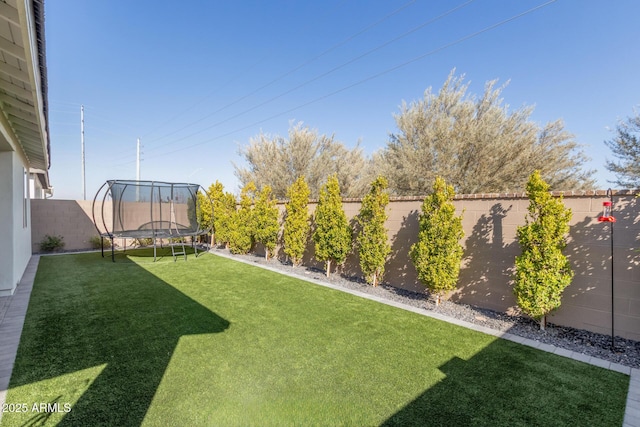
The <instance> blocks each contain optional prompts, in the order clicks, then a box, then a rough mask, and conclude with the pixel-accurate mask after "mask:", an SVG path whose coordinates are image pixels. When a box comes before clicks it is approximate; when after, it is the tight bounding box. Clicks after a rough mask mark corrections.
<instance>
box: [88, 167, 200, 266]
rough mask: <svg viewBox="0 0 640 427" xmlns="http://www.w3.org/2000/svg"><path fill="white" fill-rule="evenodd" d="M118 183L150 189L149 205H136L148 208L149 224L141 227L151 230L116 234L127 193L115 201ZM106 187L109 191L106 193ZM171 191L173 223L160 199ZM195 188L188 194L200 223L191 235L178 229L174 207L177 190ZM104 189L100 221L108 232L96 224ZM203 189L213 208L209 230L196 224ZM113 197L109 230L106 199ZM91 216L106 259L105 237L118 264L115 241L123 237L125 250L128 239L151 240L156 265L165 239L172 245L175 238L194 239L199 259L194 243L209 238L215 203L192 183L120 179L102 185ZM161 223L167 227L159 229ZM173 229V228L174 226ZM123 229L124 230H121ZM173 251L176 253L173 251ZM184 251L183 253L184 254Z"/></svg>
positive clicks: (125, 231)
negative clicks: (109, 241) (199, 196)
mask: <svg viewBox="0 0 640 427" xmlns="http://www.w3.org/2000/svg"><path fill="white" fill-rule="evenodd" d="M116 184H119V185H122V184H124V185H125V187H124V188H125V189H126V187H127V186H128V185H131V186H134V187H140V188H150V189H151V191H150V193H149V194H150V196H151V197H150V200H149V201H148V202H137V203H147V204H148V205H149V221H148V222H146V223H143V224H141V226H143V225H147V224H149V225H150V226H151V227H150V228H148V229H147V228H143V229H141V228H140V227H139V228H138V230H122V231H119V232H115V230H116V221H117V219H120V225H121V226H122V225H123V224H122V214H120V212H122V209H123V207H122V202H123V201H122V194H123V193H124V191H123V192H122V193H121V194H120V196H119V198H118V200H116V199H115V198H114V195H113V191H112V188H113V186H114V185H116ZM105 187H106V190H105ZM168 187H170V188H171V196H170V199H169V201H168V202H164V203H169V204H170V206H171V208H170V209H171V214H170V216H171V215H173V217H174V218H173V221H172V219H171V217H170V218H169V219H168V220H167V219H163V218H162V205H163V202H162V197H161V192H160V189H162V188H165V189H166V188H168ZM176 187H178V188H185V187H186V188H195V192H193V193H192V192H191V191H189V193H190V194H191V199H192V200H193V201H194V206H195V215H196V224H197V229H195V230H192V229H190V230H189V231H188V232H184V230H183V231H181V230H180V229H179V228H178V224H177V220H176V218H175V212H174V211H173V205H174V200H173V199H174V188H176ZM155 188H158V201H156V202H154V197H155V194H154V190H155ZM103 190H104V195H103V196H102V202H101V204H102V206H101V208H100V217H101V218H100V219H101V222H102V226H103V227H104V230H105V231H102V230H100V228H99V227H98V221H96V201H97V200H98V196H100V194H101V193H102V192H103ZM200 190H202V193H203V194H204V196H205V197H206V200H208V201H209V204H210V206H211V213H212V215H211V224H209V228H207V229H202V228H201V225H200V223H199V222H198V221H197V216H198V209H197V206H198V199H197V197H198V196H197V194H198V192H199V191H200ZM109 195H111V203H112V209H111V211H112V212H111V215H112V218H111V228H109V227H108V226H107V221H106V220H105V204H106V202H107V197H108V196H109ZM154 205H158V207H159V209H158V211H159V213H160V218H159V219H158V220H155V219H154V215H153V210H154ZM116 212H118V215H116ZM91 214H92V218H93V224H94V226H95V227H96V230H97V231H98V234H99V235H100V246H101V253H102V257H103V258H104V238H105V237H108V238H109V239H110V240H111V261H113V262H115V239H116V238H122V239H124V248H125V249H124V250H125V251H126V239H152V240H153V261H154V262H155V261H156V259H157V239H160V247H161V248H162V247H163V246H162V240H163V239H169V242H170V243H169V244H170V245H175V243H172V242H171V240H172V239H184V238H187V237H191V238H192V239H191V243H192V247H193V248H194V251H195V255H196V258H197V257H198V247H197V245H196V244H195V238H196V237H197V236H202V235H206V234H209V233H211V232H212V231H213V202H212V201H211V198H210V197H209V195H208V194H207V192H206V191H205V189H204V188H203V187H202V186H201V185H199V184H191V183H183V182H165V181H136V180H128V179H127V180H117V179H110V180H107V181H106V182H105V183H104V184H102V186H101V187H100V188H99V189H98V191H97V192H96V195H95V196H94V198H93V203H92V205H91ZM162 224H168V226H167V227H156V226H157V225H162ZM172 226H174V227H172ZM120 228H121V229H122V228H124V227H120ZM182 246H183V248H184V240H183V242H182ZM172 252H173V250H172ZM183 252H184V251H183ZM183 254H184V256H185V260H186V252H184V253H183ZM173 257H174V262H175V261H176V254H175V253H174V255H173Z"/></svg>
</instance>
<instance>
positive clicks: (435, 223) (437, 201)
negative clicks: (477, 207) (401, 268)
mask: <svg viewBox="0 0 640 427" xmlns="http://www.w3.org/2000/svg"><path fill="white" fill-rule="evenodd" d="M454 195H455V193H454V191H453V187H452V186H450V185H447V184H446V182H445V181H444V179H442V178H440V177H438V178H436V180H435V182H434V184H433V192H432V193H431V194H429V195H428V196H427V197H426V198H425V199H424V202H423V203H422V213H421V214H420V219H419V221H420V231H419V233H418V242H417V243H415V244H413V245H412V246H411V251H410V255H411V259H412V260H413V264H414V265H415V267H416V271H417V273H418V279H420V281H421V282H422V283H424V284H425V285H426V286H427V288H428V289H429V291H431V292H432V293H434V294H435V296H436V304H439V303H440V299H441V298H442V295H443V294H444V293H445V292H447V291H451V290H453V289H455V287H456V284H457V283H458V276H459V274H460V261H461V260H462V253H463V249H462V245H460V239H462V237H464V231H463V230H462V216H456V215H455V211H456V209H455V206H454V205H453V196H454Z"/></svg>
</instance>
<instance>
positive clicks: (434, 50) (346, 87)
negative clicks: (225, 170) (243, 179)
mask: <svg viewBox="0 0 640 427" xmlns="http://www.w3.org/2000/svg"><path fill="white" fill-rule="evenodd" d="M555 2H556V0H550V1H547V2H545V3H542V4H540V5H538V6H535V7H533V8H531V9H528V10H526V11H524V12H521V13H519V14H517V15H514V16H512V17H510V18H507V19H504V20H502V21H500V22H497V23H495V24H493V25H490V26H488V27H485V28H483V29H481V30H479V31H476V32H473V33H471V34H468V35H466V36H464V37H461V38H459V39H457V40H455V41H453V42H450V43H447V44H444V45H442V46H440V47H437V48H435V49H433V50H430V51H429V52H426V53H424V54H422V55H419V56H416V57H414V58H412V59H410V60H408V61H405V62H403V63H401V64H398V65H396V66H394V67H391V68H388V69H386V70H383V71H381V72H379V73H376V74H373V75H371V76H369V77H366V78H364V79H361V80H358V81H356V82H355V83H352V84H350V85H348V86H344V87H342V88H340V89H338V90H335V91H333V92H330V93H328V94H325V95H323V96H320V97H318V98H315V99H313V100H311V101H308V102H306V103H304V104H300V105H298V106H296V107H293V108H290V109H288V110H286V111H282V112H280V113H278V114H274V115H272V116H270V117H267V118H265V119H262V120H259V121H257V122H254V123H251V124H250V125H247V126H243V127H241V128H238V129H235V130H233V131H231V132H227V133H225V134H222V135H218V136H216V137H214V138H210V139H207V140H205V141H201V142H199V143H195V144H191V145H188V146H185V147H180V149H177V150H172V151H168V152H165V153H161V154H156V155H153V156H149V157H148V158H156V157H162V156H166V155H168V154H173V153H176V152H179V151H183V150H185V149H188V148H193V147H197V146H200V145H203V144H206V143H209V142H212V141H215V140H218V139H221V138H224V137H227V136H230V135H233V134H235V133H237V132H240V131H242V130H245V129H249V128H251V127H254V126H256V125H259V124H261V123H264V122H267V121H269V120H272V119H275V118H278V117H280V116H283V115H285V114H288V113H291V112H293V111H296V110H299V109H300V108H304V107H307V106H309V105H311V104H314V103H316V102H319V101H322V100H324V99H327V98H329V97H331V96H334V95H337V94H339V93H341V92H344V91H347V90H349V89H352V88H354V87H356V86H359V85H362V84H364V83H367V82H369V81H371V80H374V79H377V78H379V77H382V76H384V75H386V74H389V73H392V72H394V71H396V70H399V69H400V68H403V67H406V66H407V65H410V64H413V63H414V62H417V61H420V60H422V59H424V58H426V57H428V56H432V55H435V54H436V53H439V52H441V51H443V50H445V49H448V48H450V47H453V46H456V45H458V44H460V43H463V42H465V41H467V40H469V39H472V38H474V37H477V36H479V35H481V34H484V33H486V32H488V31H491V30H494V29H496V28H498V27H500V26H502V25H505V24H507V23H509V22H512V21H514V20H516V19H519V18H521V17H523V16H526V15H528V14H530V13H533V12H535V11H537V10H539V9H542V8H544V7H546V6H548V5H550V4H552V3H555ZM174 142H176V141H174Z"/></svg>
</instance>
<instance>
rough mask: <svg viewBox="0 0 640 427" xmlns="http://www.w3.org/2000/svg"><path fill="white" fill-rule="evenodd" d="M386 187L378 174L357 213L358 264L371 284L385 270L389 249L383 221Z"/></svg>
mask: <svg viewBox="0 0 640 427" xmlns="http://www.w3.org/2000/svg"><path fill="white" fill-rule="evenodd" d="M387 187H388V183H387V180H386V178H384V177H382V176H379V177H378V178H376V180H375V181H373V182H372V183H371V189H370V190H369V193H368V194H367V195H366V196H365V197H364V199H363V200H362V206H361V207H360V212H359V214H358V216H357V217H356V222H357V223H358V225H359V233H358V237H357V238H356V240H357V243H358V255H359V257H360V268H361V269H362V272H363V273H364V277H365V279H366V280H367V283H370V284H372V285H373V286H377V285H378V281H379V280H380V278H381V277H382V275H383V274H384V265H385V263H386V262H387V257H388V256H389V253H390V252H391V245H389V238H388V236H387V229H386V228H385V226H384V225H385V223H386V221H387V213H386V212H385V208H386V206H387V205H388V204H389V195H388V194H387V193H386V192H385V190H386V189H387Z"/></svg>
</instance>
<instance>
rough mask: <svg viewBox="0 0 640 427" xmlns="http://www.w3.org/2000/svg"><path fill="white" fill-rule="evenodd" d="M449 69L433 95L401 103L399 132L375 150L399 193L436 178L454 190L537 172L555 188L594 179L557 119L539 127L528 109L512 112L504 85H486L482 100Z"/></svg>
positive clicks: (491, 186) (521, 180) (505, 182)
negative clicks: (443, 81)
mask: <svg viewBox="0 0 640 427" xmlns="http://www.w3.org/2000/svg"><path fill="white" fill-rule="evenodd" d="M468 86H469V84H468V83H466V84H465V83H464V82H463V77H456V76H455V75H454V73H453V72H452V73H451V74H450V75H449V77H448V79H447V80H446V81H445V83H444V85H443V86H442V89H440V91H439V92H438V93H433V92H432V91H431V89H428V90H427V91H426V92H425V94H424V98H423V99H422V100H419V101H415V102H412V103H410V104H407V103H406V102H403V103H402V105H401V107H400V113H399V114H397V115H395V120H396V124H397V126H398V132H397V133H393V134H391V135H390V140H389V142H388V144H387V147H386V148H385V149H384V150H383V151H382V152H381V153H380V157H381V158H380V160H381V166H380V167H381V168H382V169H383V172H384V174H385V175H386V177H387V178H388V179H389V186H390V189H391V190H392V191H393V192H394V193H396V194H400V195H424V194H427V193H429V190H430V189H431V186H432V185H433V182H434V180H435V177H436V176H441V177H443V178H444V179H445V180H446V181H447V182H448V183H450V184H451V185H453V186H454V188H455V191H456V192H457V193H479V192H485V193H486V192H513V191H521V190H523V189H524V187H525V185H526V183H527V178H528V176H529V175H530V174H531V172H532V171H533V170H540V173H541V174H542V176H543V177H544V178H545V180H547V182H548V183H549V184H550V186H551V188H552V189H570V190H574V189H584V188H591V187H592V186H593V184H594V181H593V179H592V178H591V177H592V175H593V171H585V170H583V168H582V167H583V165H584V163H585V162H586V160H587V158H586V157H585V155H584V153H583V151H582V150H581V149H580V147H579V146H578V144H577V143H576V142H575V140H574V138H573V135H571V134H570V133H568V132H567V131H565V129H564V125H563V123H562V121H560V120H558V121H555V122H551V123H547V124H546V125H544V126H542V127H541V126H539V125H538V124H536V123H535V122H533V121H531V120H530V116H531V113H532V112H533V108H532V107H522V108H520V109H517V110H515V111H509V107H508V105H505V104H503V100H502V99H501V98H500V95H501V93H502V90H503V89H504V86H503V87H496V81H490V82H487V83H486V85H485V91H484V94H483V95H482V96H480V97H476V96H473V95H468V94H467V89H468Z"/></svg>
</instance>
